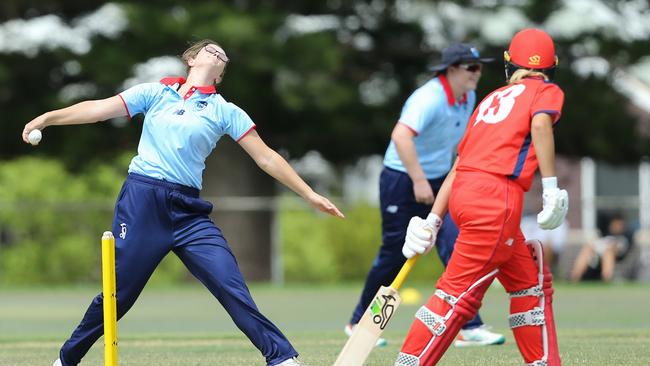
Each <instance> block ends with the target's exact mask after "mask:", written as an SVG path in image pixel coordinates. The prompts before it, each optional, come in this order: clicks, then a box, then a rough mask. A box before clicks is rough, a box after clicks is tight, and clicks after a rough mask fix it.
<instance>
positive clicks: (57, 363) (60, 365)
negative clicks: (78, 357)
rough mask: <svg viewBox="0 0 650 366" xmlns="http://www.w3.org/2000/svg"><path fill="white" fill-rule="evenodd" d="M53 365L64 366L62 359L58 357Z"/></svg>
mask: <svg viewBox="0 0 650 366" xmlns="http://www.w3.org/2000/svg"><path fill="white" fill-rule="evenodd" d="M52 366H63V364H62V363H61V359H59V358H57V359H56V361H54V363H53V364H52Z"/></svg>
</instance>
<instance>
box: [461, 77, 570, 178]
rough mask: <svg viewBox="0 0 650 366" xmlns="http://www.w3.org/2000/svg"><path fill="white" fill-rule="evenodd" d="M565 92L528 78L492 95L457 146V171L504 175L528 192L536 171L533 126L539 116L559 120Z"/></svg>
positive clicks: (471, 121) (470, 121)
mask: <svg viewBox="0 0 650 366" xmlns="http://www.w3.org/2000/svg"><path fill="white" fill-rule="evenodd" d="M563 104H564V93H563V92H562V90H561V89H560V87H558V86H557V85H556V84H553V83H550V82H547V81H544V80H543V79H541V78H525V79H523V80H522V81H520V82H517V83H514V84H509V85H506V86H504V87H502V88H499V89H497V90H495V91H493V92H492V93H490V94H489V95H488V96H487V97H485V99H483V101H481V103H480V104H479V105H478V107H477V108H476V109H475V110H474V113H473V114H472V116H471V117H470V119H469V123H468V124H467V130H466V131H465V136H463V139H462V140H461V142H460V145H459V146H458V166H457V168H456V169H457V170H480V171H485V172H490V173H495V174H500V175H505V176H507V177H509V178H510V179H513V180H515V181H516V182H517V183H518V184H519V185H520V186H521V187H522V188H523V189H524V190H525V191H528V190H529V189H530V185H531V183H532V180H533V176H534V175H535V171H536V170H537V165H538V163H537V156H536V155H535V148H534V146H533V144H532V139H531V134H530V123H531V121H532V119H533V116H534V115H536V114H538V113H547V114H549V115H551V116H552V117H553V123H554V124H555V122H557V121H558V119H559V118H560V113H561V112H562V105H563Z"/></svg>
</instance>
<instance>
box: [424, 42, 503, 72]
mask: <svg viewBox="0 0 650 366" xmlns="http://www.w3.org/2000/svg"><path fill="white" fill-rule="evenodd" d="M492 61H494V59H493V58H481V54H480V53H479V52H478V50H477V49H476V48H474V46H472V45H471V44H468V43H455V44H452V45H451V46H449V47H447V48H445V49H444V50H443V51H442V61H441V62H440V64H438V65H435V66H433V67H431V69H430V70H431V71H442V70H445V69H446V68H448V67H449V66H451V65H454V64H459V63H467V62H492Z"/></svg>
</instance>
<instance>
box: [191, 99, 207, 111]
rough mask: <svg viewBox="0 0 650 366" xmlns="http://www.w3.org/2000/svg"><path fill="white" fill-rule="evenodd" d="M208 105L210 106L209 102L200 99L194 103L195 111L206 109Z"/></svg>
mask: <svg viewBox="0 0 650 366" xmlns="http://www.w3.org/2000/svg"><path fill="white" fill-rule="evenodd" d="M207 106H208V102H206V101H203V100H199V101H198V102H196V104H195V105H194V108H193V110H194V111H195V112H198V111H201V110H203V109H205V107H207Z"/></svg>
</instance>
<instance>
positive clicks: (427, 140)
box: [384, 75, 476, 179]
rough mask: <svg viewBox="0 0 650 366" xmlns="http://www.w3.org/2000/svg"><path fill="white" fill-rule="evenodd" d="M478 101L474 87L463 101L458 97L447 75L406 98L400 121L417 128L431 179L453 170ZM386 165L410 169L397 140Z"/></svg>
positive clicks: (423, 164) (418, 149)
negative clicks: (405, 162) (398, 150)
mask: <svg viewBox="0 0 650 366" xmlns="http://www.w3.org/2000/svg"><path fill="white" fill-rule="evenodd" d="M475 103H476V93H475V92H474V91H473V90H472V91H470V92H468V93H467V94H466V95H464V96H463V98H462V99H461V101H460V102H457V101H456V100H454V95H453V92H452V90H451V86H450V85H449V82H448V81H447V79H446V78H445V76H444V75H440V76H438V77H436V78H433V79H431V80H429V81H428V82H427V83H426V84H424V85H422V86H421V87H419V88H418V89H416V90H415V91H414V92H413V94H411V96H410V97H409V98H408V99H407V100H406V103H405V104H404V107H403V108H402V114H401V115H400V118H399V122H398V123H401V124H403V125H406V126H407V127H408V128H410V129H411V130H413V131H414V132H415V134H416V136H415V138H414V142H415V150H416V152H417V155H418V161H419V163H420V166H421V167H422V170H423V171H424V174H425V175H426V177H427V179H435V178H439V177H442V176H444V175H446V174H447V173H448V172H449V170H451V165H452V164H453V161H454V158H455V154H456V146H457V145H458V142H459V141H460V139H461V138H462V137H463V134H464V133H465V127H466V126H467V121H468V119H469V117H470V116H471V114H472V111H473V109H474V104H475ZM384 166H386V167H388V168H391V169H395V170H398V171H401V172H404V173H406V172H407V171H406V167H405V166H404V164H403V163H402V160H401V159H400V157H399V155H398V154H397V149H396V148H395V143H394V142H393V141H391V142H390V144H389V145H388V149H387V150H386V154H385V155H384Z"/></svg>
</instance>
